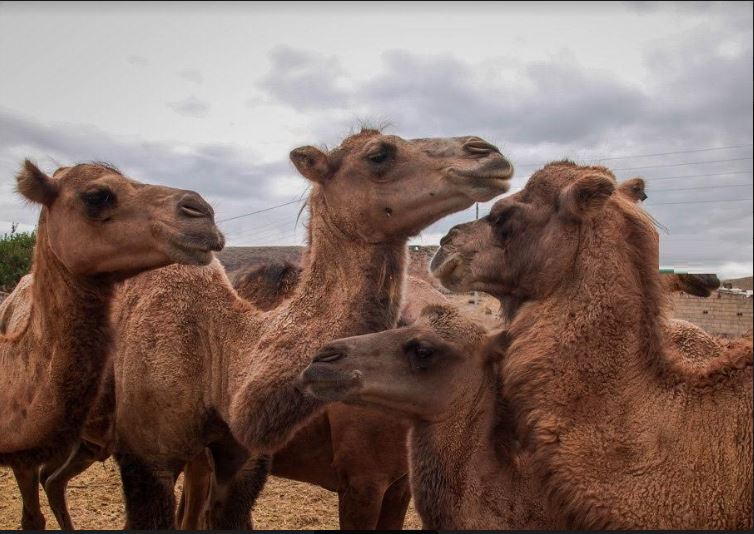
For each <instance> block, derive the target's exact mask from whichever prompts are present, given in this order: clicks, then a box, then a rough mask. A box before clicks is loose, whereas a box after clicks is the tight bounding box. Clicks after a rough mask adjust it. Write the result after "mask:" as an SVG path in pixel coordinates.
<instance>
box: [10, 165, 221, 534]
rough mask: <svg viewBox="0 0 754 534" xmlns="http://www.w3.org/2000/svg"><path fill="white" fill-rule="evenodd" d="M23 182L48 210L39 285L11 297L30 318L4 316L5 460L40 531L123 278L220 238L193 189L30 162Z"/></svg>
mask: <svg viewBox="0 0 754 534" xmlns="http://www.w3.org/2000/svg"><path fill="white" fill-rule="evenodd" d="M16 180H17V187H18V191H19V192H20V193H21V194H22V195H23V196H24V197H26V199H28V200H30V201H32V202H35V203H38V204H40V205H41V206H42V211H41V214H40V216H39V223H38V227H37V243H36V245H35V247H34V257H33V264H32V272H33V282H32V283H31V284H27V283H23V284H22V285H21V287H20V288H19V291H20V292H22V293H24V294H25V295H27V297H28V298H29V299H30V302H29V303H27V304H26V305H22V304H21V303H19V302H18V301H17V300H16V297H15V295H14V294H11V296H10V297H9V300H10V301H11V302H12V303H14V304H15V305H16V306H17V308H18V309H19V310H20V311H21V313H22V314H23V315H25V320H24V321H14V320H13V318H11V319H10V320H8V321H7V323H6V322H5V321H4V323H3V324H4V325H5V326H4V327H3V329H4V331H3V332H2V334H0V368H2V370H3V372H2V376H3V377H4V378H3V387H2V388H0V409H1V411H2V413H3V417H2V418H1V419H0V464H2V465H9V466H11V467H12V468H13V472H14V475H15V476H16V480H17V482H18V485H19V489H20V491H21V495H22V498H23V501H24V508H23V515H22V519H21V526H22V527H23V528H25V529H41V528H44V523H45V521H44V517H43V516H42V515H41V513H39V503H38V482H39V478H38V471H39V467H40V465H42V464H43V463H44V462H46V461H48V460H51V459H52V458H53V457H54V456H55V455H56V454H58V453H59V451H68V450H69V448H70V447H71V446H72V445H73V444H74V443H75V442H76V440H77V439H78V436H79V434H80V432H81V427H82V425H83V424H84V420H85V418H86V415H87V412H88V410H89V408H90V406H91V404H92V402H93V400H94V397H95V394H96V392H97V387H98V385H99V382H100V377H101V376H102V372H103V369H104V367H105V365H106V361H107V356H108V352H109V350H110V346H111V341H112V334H111V330H110V327H109V323H108V313H109V308H110V305H111V301H112V298H113V286H114V284H115V283H116V282H117V281H119V280H122V279H124V278H127V277H129V276H133V275H135V274H137V273H139V272H142V271H145V270H147V269H154V268H157V267H162V266H165V265H169V264H171V263H174V262H181V263H186V264H193V265H202V264H207V263H208V262H209V261H210V260H211V259H212V253H211V251H212V250H220V249H221V248H222V246H223V237H222V234H220V232H219V231H218V229H217V228H216V227H215V224H214V220H213V213H212V208H211V207H210V206H209V205H208V204H207V203H206V202H205V201H204V200H203V199H202V198H201V197H200V196H199V195H197V194H196V193H193V192H191V191H185V190H178V189H171V188H168V187H162V186H153V185H146V184H141V183H139V182H136V181H134V180H131V179H129V178H127V177H125V176H123V175H122V174H121V173H120V172H119V171H117V170H116V169H115V168H113V167H110V166H107V165H102V164H80V165H76V166H73V167H64V168H60V169H58V170H57V171H56V172H55V173H54V174H53V176H52V177H49V176H47V175H46V174H44V173H43V172H42V171H41V170H39V169H38V168H37V167H36V166H34V165H33V164H32V163H31V162H30V161H28V160H27V161H25V162H24V166H23V169H22V170H21V172H20V173H19V174H18V176H17V177H16ZM9 326H10V327H12V330H10V329H8V327H9Z"/></svg>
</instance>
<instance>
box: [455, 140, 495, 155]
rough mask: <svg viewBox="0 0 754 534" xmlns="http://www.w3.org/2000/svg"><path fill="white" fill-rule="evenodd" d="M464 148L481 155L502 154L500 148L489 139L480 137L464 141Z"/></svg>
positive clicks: (470, 152)
mask: <svg viewBox="0 0 754 534" xmlns="http://www.w3.org/2000/svg"><path fill="white" fill-rule="evenodd" d="M463 149H464V150H465V151H466V152H467V153H469V154H473V155H480V156H481V155H485V154H492V153H497V154H500V149H498V148H497V147H496V146H495V145H492V144H490V143H488V142H487V141H484V140H482V139H478V138H476V139H471V140H469V141H466V143H464V145H463Z"/></svg>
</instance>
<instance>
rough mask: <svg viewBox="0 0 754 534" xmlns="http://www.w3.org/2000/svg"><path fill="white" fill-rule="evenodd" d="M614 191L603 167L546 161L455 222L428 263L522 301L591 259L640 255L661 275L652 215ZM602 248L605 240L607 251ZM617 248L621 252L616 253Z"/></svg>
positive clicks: (620, 263)
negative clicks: (521, 182)
mask: <svg viewBox="0 0 754 534" xmlns="http://www.w3.org/2000/svg"><path fill="white" fill-rule="evenodd" d="M615 191H616V182H615V178H614V176H613V174H612V173H611V172H610V171H609V170H608V169H606V168H604V167H596V166H595V167H582V166H578V165H576V164H574V163H571V162H568V161H565V162H557V163H552V164H549V165H546V166H545V167H544V168H543V169H541V170H539V171H537V172H536V173H535V174H534V175H533V176H532V177H531V178H530V179H529V181H528V183H527V184H526V187H525V188H524V189H523V190H521V191H519V192H517V193H515V194H513V195H510V196H508V197H506V198H503V199H501V200H499V201H498V202H497V203H496V204H495V205H494V206H493V207H492V209H491V210H490V213H489V215H487V216H486V217H484V218H482V219H479V220H478V221H474V222H470V223H466V224H463V225H458V226H456V227H454V228H452V229H451V230H450V231H449V232H448V234H447V235H446V236H445V237H444V238H443V242H442V246H441V248H440V250H438V252H437V254H436V256H435V257H434V258H433V259H432V262H431V264H430V269H431V270H432V273H433V274H434V275H435V276H436V277H437V278H439V279H440V281H441V282H442V283H443V285H445V286H446V287H447V288H448V289H451V290H454V291H470V290H479V291H485V292H487V293H489V294H491V295H493V296H495V297H497V298H498V299H500V300H502V299H504V298H509V299H511V301H514V302H516V303H517V305H520V304H521V303H523V302H526V301H528V300H536V299H542V298H545V297H546V296H548V295H550V294H552V293H553V292H554V291H556V290H557V289H558V288H560V287H562V286H563V285H564V284H569V283H571V282H572V281H574V280H577V277H578V276H579V272H578V271H579V270H581V268H582V267H585V266H586V265H588V262H590V261H591V262H592V263H593V264H594V265H596V264H597V263H598V262H605V263H609V262H614V264H610V265H611V266H610V268H613V269H615V270H616V271H617V270H618V269H628V268H629V267H626V266H627V265H628V261H633V260H636V261H638V258H641V259H642V260H643V261H646V262H647V263H646V265H651V264H654V267H652V269H651V271H649V270H646V269H644V267H645V266H646V265H643V266H642V273H644V274H643V275H642V276H644V277H645V278H646V277H651V278H656V277H657V276H659V275H658V273H657V268H658V265H659V263H658V260H659V257H658V235H657V232H656V230H655V228H654V226H653V224H652V222H651V219H650V218H649V217H648V216H647V215H646V214H645V213H644V212H643V211H642V210H641V208H638V207H636V205H635V204H636V203H635V201H634V200H633V199H630V198H628V197H627V196H626V195H624V194H620V193H619V194H614V193H615ZM629 237H630V239H629ZM639 237H640V238H641V239H643V240H644V241H643V242H641V241H640V240H639ZM634 238H636V239H634ZM590 247H592V252H593V255H594V257H593V258H591V259H590V258H589V255H590ZM628 247H638V248H640V249H641V252H637V251H636V250H634V251H633V252H629V250H628ZM597 248H599V249H600V250H602V249H603V248H604V255H605V256H604V257H600V256H598V254H599V253H598V252H596V251H595V249H597ZM618 254H620V255H622V257H623V260H617V259H616V257H615V255H618ZM636 276H638V275H635V273H634V274H632V273H629V272H628V271H626V274H625V276H624V277H623V278H624V280H625V282H626V283H627V284H630V283H631V280H628V279H629V278H636ZM658 280H659V278H658ZM634 283H635V285H634V287H636V286H638V284H639V282H638V281H636V280H634ZM658 283H659V282H658Z"/></svg>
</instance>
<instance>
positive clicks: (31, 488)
mask: <svg viewBox="0 0 754 534" xmlns="http://www.w3.org/2000/svg"><path fill="white" fill-rule="evenodd" d="M13 474H14V475H15V477H16V483H17V484H18V489H19V490H20V491H21V501H22V502H23V510H22V511H21V528H22V529H24V530H44V528H45V518H44V516H43V515H42V510H41V509H40V507H39V466H36V465H35V466H32V467H14V468H13Z"/></svg>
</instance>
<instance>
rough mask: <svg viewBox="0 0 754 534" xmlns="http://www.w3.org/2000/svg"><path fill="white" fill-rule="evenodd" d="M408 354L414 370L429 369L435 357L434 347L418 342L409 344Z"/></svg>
mask: <svg viewBox="0 0 754 534" xmlns="http://www.w3.org/2000/svg"><path fill="white" fill-rule="evenodd" d="M406 352H407V353H408V357H409V360H410V362H411V366H412V367H413V368H414V369H427V368H428V367H429V366H430V365H431V362H432V360H433V359H434V356H435V349H434V348H433V347H431V346H430V345H427V344H425V343H422V342H420V341H416V340H415V341H411V342H410V343H408V345H407V346H406Z"/></svg>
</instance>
